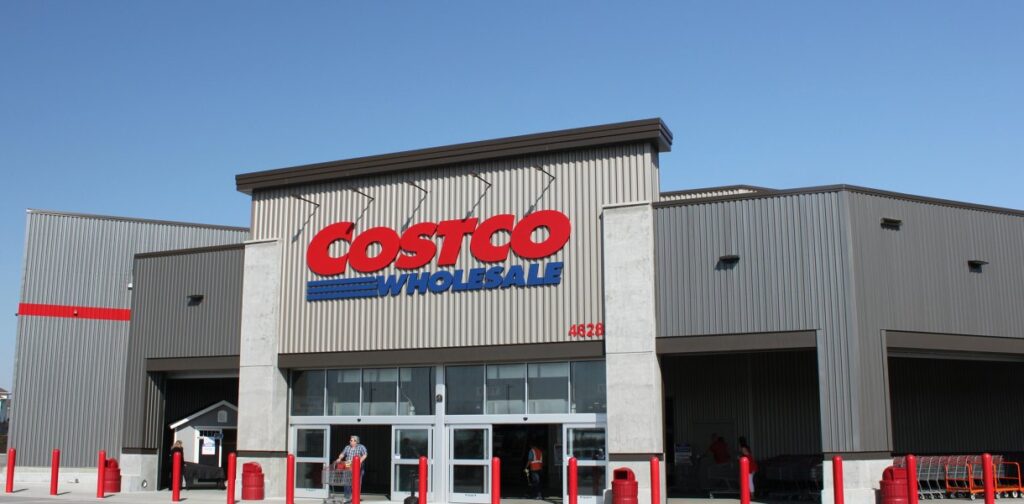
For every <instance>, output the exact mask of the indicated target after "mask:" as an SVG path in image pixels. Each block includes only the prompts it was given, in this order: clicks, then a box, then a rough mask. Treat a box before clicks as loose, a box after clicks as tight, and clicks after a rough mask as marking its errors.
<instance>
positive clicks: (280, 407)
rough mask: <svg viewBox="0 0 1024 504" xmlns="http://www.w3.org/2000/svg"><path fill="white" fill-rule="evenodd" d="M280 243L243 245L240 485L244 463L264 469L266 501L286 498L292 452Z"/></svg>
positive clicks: (239, 369)
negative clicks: (282, 347) (282, 350)
mask: <svg viewBox="0 0 1024 504" xmlns="http://www.w3.org/2000/svg"><path fill="white" fill-rule="evenodd" d="M280 305H281V244H280V243H279V242H278V241H277V240H267V241H252V242H247V243H246V244H245V277H244V280H243V282H242V339H241V350H240V352H239V367H238V475H237V477H238V479H239V481H238V485H239V488H240V485H241V474H242V464H244V463H246V462H258V463H259V464H260V465H261V466H262V467H263V474H264V476H265V482H264V484H265V489H266V494H267V496H268V497H280V496H283V495H284V486H285V485H284V479H285V455H286V450H287V449H288V409H287V407H288V380H287V376H286V375H285V373H284V372H282V371H281V370H280V369H278V368H277V354H278V344H279V334H278V328H279V326H280V324H279V319H280V309H281V306H280Z"/></svg>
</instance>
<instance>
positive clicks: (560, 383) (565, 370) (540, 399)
mask: <svg viewBox="0 0 1024 504" xmlns="http://www.w3.org/2000/svg"><path fill="white" fill-rule="evenodd" d="M527 376H528V378H527V386H528V387H529V400H528V404H529V413H531V414H534V413H568V412H569V363H568V362H552V363H544V364H529V365H527Z"/></svg>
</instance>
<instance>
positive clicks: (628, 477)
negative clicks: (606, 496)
mask: <svg viewBox="0 0 1024 504" xmlns="http://www.w3.org/2000/svg"><path fill="white" fill-rule="evenodd" d="M612 504H637V482H636V475H635V474H633V470H632V469H630V468H628V467H620V468H618V469H615V470H614V471H612Z"/></svg>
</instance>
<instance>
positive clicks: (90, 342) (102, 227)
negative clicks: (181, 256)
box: [10, 211, 248, 467]
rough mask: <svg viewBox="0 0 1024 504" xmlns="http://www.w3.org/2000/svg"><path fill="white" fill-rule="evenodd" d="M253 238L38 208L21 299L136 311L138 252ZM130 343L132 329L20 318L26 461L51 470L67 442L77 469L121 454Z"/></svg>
mask: <svg viewBox="0 0 1024 504" xmlns="http://www.w3.org/2000/svg"><path fill="white" fill-rule="evenodd" d="M247 237H248V233H247V232H245V231H242V230H235V229H221V228H213V227H199V226H187V225H180V224H172V223H160V222H150V221H137V220H124V219H115V218H105V217H90V216H81V215H65V214H59V213H49V212H37V211H33V212H30V213H29V214H28V218H27V226H26V246H25V262H24V271H23V287H22V295H21V302H22V303H40V304H57V305H75V306H97V307H106V308H129V306H130V291H129V290H128V284H129V283H130V282H131V281H132V276H131V273H132V257H133V256H134V254H136V253H142V252H153V251H159V250H167V249H173V248H184V247H195V246H207V245H221V244H227V243H237V242H240V241H242V240H244V239H246V238H247ZM127 338H128V324H127V323H125V322H107V321H95V320H77V319H76V320H71V319H59V318H44V317H20V318H19V320H18V342H17V349H16V353H15V373H14V387H15V389H16V390H17V391H18V393H17V404H15V405H14V407H13V408H12V412H11V413H12V422H11V433H10V434H11V437H10V444H11V446H15V447H17V448H18V452H19V453H18V455H19V457H18V460H19V462H21V463H24V464H26V465H28V466H43V465H47V464H48V463H49V457H50V450H51V449H53V448H54V447H55V446H57V443H59V444H60V448H61V449H62V455H61V457H62V459H61V462H62V463H63V464H64V465H65V466H68V467H75V466H78V467H87V466H91V465H93V464H94V463H95V457H96V451H97V450H100V449H106V450H108V453H118V452H119V451H120V448H121V420H120V418H118V416H117V415H118V414H119V412H121V411H122V408H123V401H124V372H125V371H124V370H125V364H126V351H127ZM54 405H59V407H54ZM112 412H113V413H112Z"/></svg>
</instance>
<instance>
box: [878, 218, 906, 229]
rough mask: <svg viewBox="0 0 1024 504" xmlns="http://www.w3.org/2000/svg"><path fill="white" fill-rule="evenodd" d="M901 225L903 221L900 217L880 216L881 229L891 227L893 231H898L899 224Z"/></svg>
mask: <svg viewBox="0 0 1024 504" xmlns="http://www.w3.org/2000/svg"><path fill="white" fill-rule="evenodd" d="M902 225H903V221H902V220H900V219H893V218H892V217H882V229H891V230H893V231H899V230H900V226H902Z"/></svg>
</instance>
